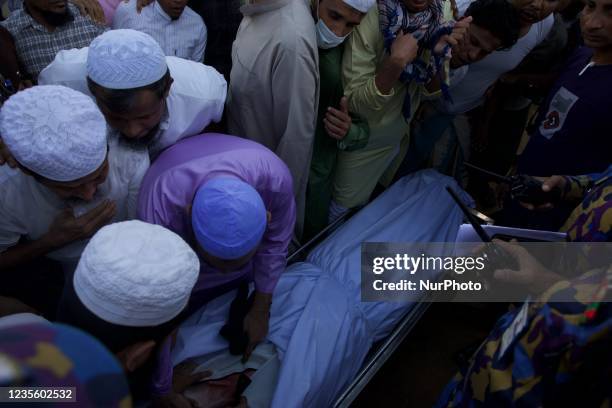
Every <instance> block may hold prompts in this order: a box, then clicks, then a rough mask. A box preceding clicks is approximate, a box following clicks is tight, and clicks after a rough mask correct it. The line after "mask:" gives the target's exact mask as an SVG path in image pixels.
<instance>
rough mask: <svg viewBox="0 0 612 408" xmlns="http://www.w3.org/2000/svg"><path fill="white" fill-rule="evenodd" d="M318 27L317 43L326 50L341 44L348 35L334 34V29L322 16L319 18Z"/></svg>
mask: <svg viewBox="0 0 612 408" xmlns="http://www.w3.org/2000/svg"><path fill="white" fill-rule="evenodd" d="M316 27H317V45H318V46H319V48H323V49H324V50H327V49H329V48H334V47H337V46H339V45H340V44H342V43H343V42H344V40H346V37H348V35H345V36H344V37H338V36H337V35H336V34H334V32H333V31H332V30H330V29H329V28H328V27H327V26H326V25H325V23H324V22H323V19H322V18H319V21H317V26H316Z"/></svg>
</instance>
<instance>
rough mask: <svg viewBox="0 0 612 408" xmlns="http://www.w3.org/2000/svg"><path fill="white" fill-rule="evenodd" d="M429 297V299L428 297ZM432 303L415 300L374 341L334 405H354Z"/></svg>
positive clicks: (304, 249) (293, 258)
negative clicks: (388, 330)
mask: <svg viewBox="0 0 612 408" xmlns="http://www.w3.org/2000/svg"><path fill="white" fill-rule="evenodd" d="M358 210H359V209H355V210H352V211H350V212H348V213H346V214H344V215H343V216H342V217H340V218H338V219H337V220H336V221H334V222H333V223H331V224H330V225H328V226H327V227H326V228H325V229H324V230H323V231H321V232H320V233H318V234H317V235H316V236H315V237H313V238H312V239H311V240H310V241H308V242H307V243H305V244H304V245H302V246H301V247H300V248H298V249H297V250H295V251H294V252H292V253H291V254H290V255H289V256H288V257H287V264H291V263H294V262H298V261H299V260H300V259H303V258H305V257H306V255H308V253H309V252H310V250H312V249H313V248H314V247H315V246H316V245H317V244H319V243H320V242H321V241H323V239H324V238H325V237H327V236H328V234H330V233H331V232H333V231H335V230H336V229H337V228H339V227H340V226H341V225H342V224H343V223H344V222H345V221H346V220H348V219H349V218H350V217H351V216H353V215H354V214H355V213H356V212H358ZM426 300H427V299H426ZM430 304H431V303H429V302H427V301H419V302H416V303H415V304H414V305H413V307H412V308H411V309H410V311H408V313H406V316H404V317H403V318H402V320H401V321H400V322H399V323H398V324H397V326H396V327H395V328H394V329H393V331H392V332H391V334H390V335H389V337H387V338H386V339H384V340H381V341H380V342H379V343H378V344H375V345H374V346H373V347H372V350H370V353H369V355H368V357H367V358H366V361H365V362H364V364H363V366H362V367H361V370H359V373H358V374H357V376H356V377H355V379H354V380H353V381H352V382H351V384H349V386H348V387H347V388H346V389H345V390H344V391H343V392H342V394H340V396H339V397H338V399H337V400H336V402H335V403H334V408H346V407H349V406H350V405H351V403H352V402H353V401H355V399H356V398H357V397H358V396H359V394H360V393H361V391H363V389H364V388H365V387H366V385H368V383H369V382H370V381H371V380H372V378H374V376H375V375H376V373H378V371H379V370H380V369H381V368H382V366H383V365H384V364H385V363H386V362H387V360H388V359H389V358H390V357H391V355H393V353H394V352H395V351H396V350H397V348H398V347H399V345H400V344H402V342H403V341H404V339H405V338H406V337H407V336H408V334H409V333H410V332H411V331H412V329H413V328H414V326H416V324H417V323H418V322H419V320H420V319H421V317H422V316H423V315H424V314H425V312H426V311H427V309H428V308H429V305H430Z"/></svg>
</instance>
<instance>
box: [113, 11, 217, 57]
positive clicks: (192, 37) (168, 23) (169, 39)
mask: <svg viewBox="0 0 612 408" xmlns="http://www.w3.org/2000/svg"><path fill="white" fill-rule="evenodd" d="M137 3H138V2H137V1H136V0H130V1H129V2H128V3H125V2H122V3H120V4H119V6H118V7H117V10H116V12H115V17H114V19H113V29H117V28H131V29H134V30H138V31H142V32H143V33H147V34H149V35H150V36H151V37H153V38H154V39H155V41H157V42H158V43H159V45H160V46H161V47H162V49H163V50H164V53H165V54H166V55H172V56H175V57H180V58H185V59H188V60H192V61H196V62H202V60H203V59H204V50H205V49H206V26H205V25H204V22H203V21H202V18H201V17H200V16H199V15H197V14H196V13H195V11H193V10H192V9H191V8H189V7H187V0H178V1H177V0H157V1H155V2H154V3H153V4H150V5H148V6H146V7H144V8H142V10H138V8H137V7H138V4H137Z"/></svg>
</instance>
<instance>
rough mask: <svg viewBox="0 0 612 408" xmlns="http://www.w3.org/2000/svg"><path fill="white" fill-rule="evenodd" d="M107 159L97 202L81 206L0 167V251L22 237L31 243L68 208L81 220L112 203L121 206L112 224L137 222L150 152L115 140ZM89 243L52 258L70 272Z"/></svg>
mask: <svg viewBox="0 0 612 408" xmlns="http://www.w3.org/2000/svg"><path fill="white" fill-rule="evenodd" d="M108 161H109V171H108V177H107V179H106V181H105V182H104V183H102V184H101V185H100V186H99V187H98V191H97V192H96V197H95V199H94V200H93V201H92V202H91V203H88V204H86V205H79V206H74V205H72V204H71V203H69V202H66V201H64V200H62V199H60V198H59V197H58V196H57V195H55V194H54V193H53V192H52V191H51V190H49V189H48V188H46V187H45V186H43V185H42V184H40V183H39V182H37V181H36V180H35V179H34V178H33V177H31V176H28V175H26V174H25V173H23V172H22V171H21V170H18V169H12V168H10V167H9V166H0V253H1V252H4V251H6V250H7V249H9V248H10V247H12V246H14V245H16V244H17V243H18V241H19V240H20V239H21V238H22V237H25V238H27V239H28V240H31V241H35V240H37V239H40V238H41V237H42V236H43V235H44V234H46V233H47V232H48V231H49V227H50V226H51V223H52V222H53V220H54V219H55V218H56V217H57V216H58V215H59V213H60V212H61V211H63V210H64V209H65V208H67V207H73V209H74V214H75V216H79V215H82V214H83V213H85V212H87V211H88V210H89V209H92V208H93V207H95V206H96V205H98V204H100V203H101V202H102V201H103V200H106V199H110V200H113V201H114V202H115V204H116V206H117V212H116V214H115V216H114V218H113V220H112V221H111V222H119V221H125V220H129V219H135V218H136V203H137V200H138V191H139V189H140V183H141V182H142V178H143V177H144V175H145V172H146V171H147V169H148V168H149V156H148V154H147V151H146V149H143V148H140V149H135V148H132V147H128V146H125V145H123V144H122V143H120V142H119V141H118V140H117V139H114V138H111V139H110V140H109V152H108ZM87 242H88V241H87V240H83V241H78V242H74V243H72V244H69V245H66V246H65V247H63V248H60V249H58V250H56V251H53V252H51V253H49V254H48V256H49V257H50V258H51V259H55V260H57V261H59V262H61V263H62V264H63V265H64V267H65V268H68V269H70V268H72V267H74V266H76V264H77V262H78V260H79V258H80V256H81V252H83V249H85V245H86V244H87Z"/></svg>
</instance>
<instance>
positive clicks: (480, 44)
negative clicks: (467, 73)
mask: <svg viewBox="0 0 612 408" xmlns="http://www.w3.org/2000/svg"><path fill="white" fill-rule="evenodd" d="M500 46H501V40H500V39H499V38H497V37H495V36H494V35H493V34H491V32H490V31H489V30H486V29H484V28H482V27H479V26H477V25H475V24H472V25H470V31H469V36H468V40H467V41H466V42H465V43H461V44H458V45H457V46H455V47H453V51H452V58H451V62H450V64H451V67H452V68H458V67H461V66H463V65H468V64H473V63H475V62H477V61H480V60H481V59H483V58H484V57H486V56H487V55H489V54H490V53H492V52H493V51H495V50H496V49H498V48H499V47H500Z"/></svg>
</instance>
